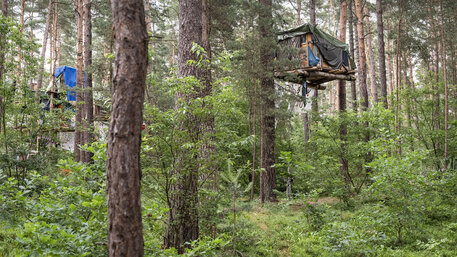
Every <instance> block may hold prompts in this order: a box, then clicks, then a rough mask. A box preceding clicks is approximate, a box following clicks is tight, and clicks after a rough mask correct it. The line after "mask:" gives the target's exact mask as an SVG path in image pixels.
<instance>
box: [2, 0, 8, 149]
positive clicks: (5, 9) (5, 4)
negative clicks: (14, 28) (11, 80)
mask: <svg viewBox="0 0 457 257" xmlns="http://www.w3.org/2000/svg"><path fill="white" fill-rule="evenodd" d="M2 14H3V17H5V18H6V17H7V16H8V1H7V0H2ZM3 40H4V39H3V37H2V35H1V34H0V84H2V85H3V81H4V76H5V74H4V73H5V52H4V51H3V49H2V48H3ZM3 97H4V96H3V95H0V119H1V121H0V132H1V131H2V126H3V133H4V135H5V139H6V121H5V108H4V107H5V106H4V101H3ZM7 146H8V144H7V141H6V140H5V148H6V149H5V150H6V151H8V150H7Z"/></svg>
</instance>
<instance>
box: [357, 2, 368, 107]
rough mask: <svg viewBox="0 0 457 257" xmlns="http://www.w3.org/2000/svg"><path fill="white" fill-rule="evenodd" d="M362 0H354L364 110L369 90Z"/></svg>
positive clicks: (366, 105) (360, 86)
mask: <svg viewBox="0 0 457 257" xmlns="http://www.w3.org/2000/svg"><path fill="white" fill-rule="evenodd" d="M360 1H361V0H354V3H355V9H356V16H357V38H358V42H359V44H358V48H359V49H358V50H359V55H358V56H359V58H358V62H359V74H358V75H359V88H360V101H361V107H362V110H363V111H365V110H367V109H368V91H367V73H366V57H365V33H364V29H363V11H362V4H361V2H360Z"/></svg>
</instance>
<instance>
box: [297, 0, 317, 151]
mask: <svg viewBox="0 0 457 257" xmlns="http://www.w3.org/2000/svg"><path fill="white" fill-rule="evenodd" d="M300 3H301V2H300ZM309 23H311V25H314V26H316V3H315V0H309ZM316 92H317V90H316ZM303 130H304V134H305V135H304V136H305V143H307V142H308V141H309V134H310V130H309V114H308V111H305V112H304V113H303Z"/></svg>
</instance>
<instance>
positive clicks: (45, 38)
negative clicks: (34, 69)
mask: <svg viewBox="0 0 457 257" xmlns="http://www.w3.org/2000/svg"><path fill="white" fill-rule="evenodd" d="M51 12H52V0H49V4H48V14H47V15H46V25H45V26H44V33H43V46H42V48H41V56H40V59H41V61H40V69H39V71H38V81H37V91H36V97H37V98H38V102H40V99H39V97H40V90H41V86H42V84H43V72H44V58H45V56H46V46H47V45H48V34H49V26H50V24H51Z"/></svg>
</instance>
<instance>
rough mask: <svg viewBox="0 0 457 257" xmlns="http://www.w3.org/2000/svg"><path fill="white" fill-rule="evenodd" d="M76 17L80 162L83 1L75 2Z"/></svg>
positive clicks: (78, 157) (76, 150)
mask: <svg viewBox="0 0 457 257" xmlns="http://www.w3.org/2000/svg"><path fill="white" fill-rule="evenodd" d="M75 4H76V6H75V17H76V24H77V52H76V70H77V72H76V114H75V116H76V117H75V141H74V156H75V161H77V162H79V161H81V160H82V159H83V158H84V152H82V151H81V150H80V149H79V146H80V145H81V143H82V141H83V139H84V138H83V135H82V133H81V128H82V123H81V121H82V120H83V118H84V117H83V116H84V115H83V111H84V109H83V106H82V104H81V103H82V101H84V71H83V67H84V66H83V12H84V9H83V0H76V2H75Z"/></svg>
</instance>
